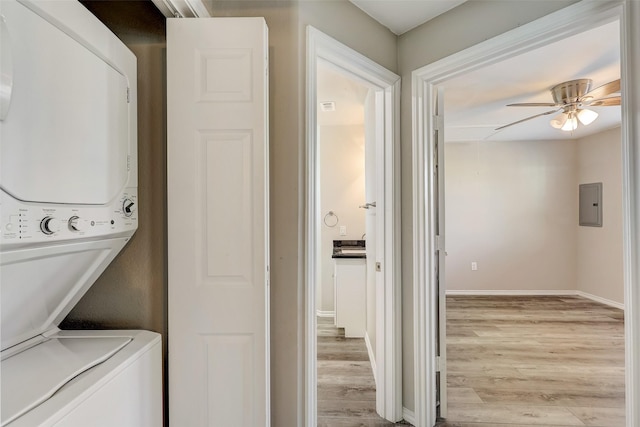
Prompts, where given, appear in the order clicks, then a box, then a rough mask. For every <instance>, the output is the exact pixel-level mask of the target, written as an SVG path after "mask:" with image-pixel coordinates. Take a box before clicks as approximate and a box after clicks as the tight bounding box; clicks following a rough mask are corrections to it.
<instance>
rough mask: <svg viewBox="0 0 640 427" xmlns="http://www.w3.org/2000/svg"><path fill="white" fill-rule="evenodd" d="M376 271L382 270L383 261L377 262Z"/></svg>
mask: <svg viewBox="0 0 640 427" xmlns="http://www.w3.org/2000/svg"><path fill="white" fill-rule="evenodd" d="M376 271H378V272H379V271H382V263H381V262H376Z"/></svg>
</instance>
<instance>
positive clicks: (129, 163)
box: [127, 154, 131, 172]
mask: <svg viewBox="0 0 640 427" xmlns="http://www.w3.org/2000/svg"><path fill="white" fill-rule="evenodd" d="M130 170H131V155H130V154H127V172H128V171H130Z"/></svg>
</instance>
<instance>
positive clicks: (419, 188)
mask: <svg viewBox="0 0 640 427" xmlns="http://www.w3.org/2000/svg"><path fill="white" fill-rule="evenodd" d="M616 19H619V20H620V27H621V67H620V68H621V77H622V88H621V95H622V147H623V150H622V151H623V216H624V219H623V227H624V230H623V235H624V242H623V245H624V248H623V256H624V269H625V276H624V277H625V319H626V321H625V342H626V345H625V349H626V356H625V357H626V358H625V360H626V369H625V382H626V398H627V402H626V420H627V421H626V423H627V426H629V427H635V426H638V425H640V402H638V399H639V398H640V357H639V356H640V286H639V283H638V281H639V274H640V122H639V121H638V120H637V117H638V114H640V85H639V84H637V76H638V75H640V55H637V52H638V51H640V2H638V1H635V0H614V1H607V2H600V1H587V0H585V1H580V2H578V3H575V4H573V5H571V6H568V7H566V8H564V9H562V10H559V11H557V12H555V13H552V14H550V15H548V16H545V17H543V18H540V19H538V20H536V21H534V22H531V23H529V24H526V25H523V26H521V27H518V28H516V29H513V30H511V31H508V32H506V33H504V34H502V35H499V36H497V37H494V38H492V39H490V40H487V41H485V42H482V43H480V44H478V45H476V46H473V47H471V48H468V49H466V50H464V51H461V52H458V53H456V54H454V55H451V56H449V57H447V58H444V59H442V60H440V61H437V62H435V63H433V64H430V65H427V66H425V67H423V68H420V69H418V70H415V71H414V72H413V73H412V95H413V99H412V138H413V141H412V145H413V177H412V183H413V232H414V236H415V238H414V244H413V261H414V271H413V277H414V282H413V297H414V364H415V368H414V369H415V375H414V377H415V378H416V383H415V405H416V407H415V415H416V422H417V423H416V426H417V427H431V426H433V424H434V423H435V417H436V407H435V355H436V353H435V339H436V331H435V329H434V325H433V323H434V320H435V319H434V318H433V313H435V312H436V308H437V307H436V303H437V301H435V299H434V296H435V295H436V293H435V280H434V277H433V276H434V275H433V270H434V269H433V268H432V266H433V262H434V257H433V253H434V251H433V248H434V236H433V224H432V219H433V215H431V213H432V211H433V207H434V203H433V191H432V188H431V187H432V185H433V180H432V176H433V173H432V170H433V169H432V167H433V165H432V156H431V154H432V149H433V147H432V145H433V138H432V135H433V107H434V106H433V102H432V99H433V93H434V88H435V87H436V85H438V84H440V83H442V82H444V81H446V80H448V79H450V78H452V77H455V76H458V75H461V74H464V73H466V72H468V71H470V70H473V69H477V68H480V67H483V66H486V65H489V64H493V63H496V62H499V61H501V60H504V59H506V58H511V57H514V56H516V55H519V54H522V53H524V52H527V51H530V50H533V49H536V48H538V47H540V46H543V45H546V44H549V43H552V42H554V41H557V40H560V39H563V38H566V37H568V36H571V35H574V34H577V33H580V32H583V31H586V30H589V29H591V28H593V27H594V26H598V25H602V24H604V23H607V22H611V21H614V20H616Z"/></svg>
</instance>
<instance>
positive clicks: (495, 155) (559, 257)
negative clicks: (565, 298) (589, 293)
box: [445, 140, 577, 291]
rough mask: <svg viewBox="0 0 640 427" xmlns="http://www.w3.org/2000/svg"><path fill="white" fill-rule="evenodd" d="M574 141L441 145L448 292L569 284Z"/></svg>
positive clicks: (572, 278) (572, 269)
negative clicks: (443, 162)
mask: <svg viewBox="0 0 640 427" xmlns="http://www.w3.org/2000/svg"><path fill="white" fill-rule="evenodd" d="M576 145H577V144H576V142H575V141H572V140H568V141H509V142H490V141H481V142H469V143H449V144H446V145H445V177H446V178H445V209H446V224H445V226H446V234H445V235H446V242H447V243H446V247H447V258H446V287H447V290H522V291H524V290H527V291H532V290H533V291H545V290H551V291H556V290H568V289H575V286H576V285H575V284H576V262H577V261H576V255H577V251H576V238H577V227H576V215H577V195H576V190H575V182H576V173H577V151H576ZM471 262H476V263H477V265H478V270H477V271H472V270H471Z"/></svg>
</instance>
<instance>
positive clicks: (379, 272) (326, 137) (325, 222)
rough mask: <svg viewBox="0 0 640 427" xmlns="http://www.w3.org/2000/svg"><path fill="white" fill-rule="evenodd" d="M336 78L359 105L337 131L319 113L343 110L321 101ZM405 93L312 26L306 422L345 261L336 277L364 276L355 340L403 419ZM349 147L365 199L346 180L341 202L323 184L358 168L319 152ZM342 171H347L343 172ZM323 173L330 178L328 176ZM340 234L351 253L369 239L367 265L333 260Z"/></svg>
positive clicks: (312, 416) (381, 405) (386, 407)
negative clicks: (401, 126)
mask: <svg viewBox="0 0 640 427" xmlns="http://www.w3.org/2000/svg"><path fill="white" fill-rule="evenodd" d="M332 78H333V80H334V83H335V82H342V83H336V84H337V85H340V84H342V85H343V86H344V87H351V89H354V91H355V93H356V95H355V97H356V98H358V100H359V101H358V102H359V107H358V108H359V109H360V110H361V111H360V114H361V117H362V119H361V120H360V121H362V123H361V125H360V126H355V127H353V126H351V127H350V129H347V128H348V127H349V126H340V127H341V128H340V129H336V127H337V126H333V127H332V126H323V125H322V121H321V120H325V119H324V118H322V116H321V114H322V112H321V111H320V110H321V108H326V109H331V108H336V109H337V108H339V107H338V106H337V104H338V103H337V102H336V101H334V102H335V104H336V105H332V104H331V101H333V100H332V99H324V98H322V96H323V94H320V93H319V89H321V86H322V85H324V84H325V83H326V80H331V79H332ZM344 87H343V88H344ZM399 89H400V78H399V76H397V75H395V74H394V73H392V72H390V71H388V70H386V69H385V68H383V67H382V66H380V65H378V64H376V63H374V62H372V61H371V60H369V59H368V58H366V57H364V56H362V55H360V54H359V53H357V52H355V51H353V50H352V49H350V48H348V47H347V46H345V45H343V44H341V43H339V42H338V41H336V40H334V39H332V38H331V37H329V36H327V35H325V34H323V33H321V32H320V31H318V30H316V29H315V28H313V27H308V29H307V205H306V213H307V215H306V218H307V224H306V230H307V233H306V236H307V240H306V260H305V263H306V283H307V286H306V293H305V294H306V295H305V299H306V304H305V320H306V322H305V333H306V337H305V354H306V356H305V359H306V364H305V391H306V402H305V406H306V414H305V424H306V426H308V427H316V425H317V422H318V360H317V355H318V341H317V340H318V318H320V319H322V322H323V323H329V324H332V323H335V321H336V320H338V323H342V322H343V320H344V317H343V318H342V319H341V318H340V308H339V307H341V303H342V306H344V305H345V304H344V302H342V301H339V300H337V298H343V297H341V296H340V295H341V293H340V292H339V291H338V292H336V291H335V289H336V286H338V285H339V284H338V283H334V282H337V280H336V281H334V277H332V276H333V275H334V271H335V270H334V264H336V265H335V268H338V267H339V266H338V264H339V263H347V264H348V263H351V264H354V263H355V264H361V265H358V266H353V265H348V266H347V267H349V268H351V269H350V270H349V269H347V270H349V271H350V273H345V275H343V274H340V275H338V276H337V277H336V279H339V278H340V277H345V276H346V277H348V275H349V274H351V273H353V271H354V269H355V270H357V272H358V274H359V276H358V277H360V278H359V279H357V280H356V282H358V281H359V283H360V286H359V289H358V292H360V294H359V295H364V304H362V301H360V303H361V304H360V307H359V308H358V309H357V310H352V309H350V310H348V312H349V314H350V315H353V313H354V312H356V311H357V312H359V314H358V315H357V316H355V317H357V318H358V319H360V324H359V326H358V327H357V328H356V329H354V330H357V332H355V335H354V336H362V337H363V338H364V337H367V343H368V349H367V350H366V352H367V355H368V357H369V358H370V359H371V365H372V367H373V369H374V371H375V372H372V373H373V376H374V378H375V412H376V413H377V414H378V415H379V416H381V417H382V418H384V419H387V420H390V421H399V420H400V419H402V398H401V390H402V388H401V374H402V372H401V330H400V325H401V305H400V303H401V300H400V284H399V275H400V259H399V248H400V241H399V240H400V239H399V236H400V233H399V225H400V224H399V219H400V215H399V206H400V204H399V196H400V192H399V176H398V174H399V167H398V164H399V153H398V118H399V115H398V112H399ZM328 96H330V97H331V96H333V95H328ZM336 112H337V111H336ZM339 114H341V113H339ZM341 115H346V114H341ZM325 117H326V115H325ZM334 118H335V115H334ZM325 124H326V123H325ZM327 141H328V142H327ZM332 141H333V142H332ZM325 143H326V144H325ZM340 143H342V144H340ZM331 145H334V148H333V149H334V151H333V152H331V151H329V152H323V149H329V150H330V149H331V148H330V146H331ZM348 145H352V146H353V147H351V148H353V150H351V155H354V154H356V153H357V151H358V150H359V151H360V152H361V156H356V157H359V160H358V159H355V158H354V161H355V163H356V164H359V166H357V168H359V170H360V176H359V177H358V178H356V179H355V181H358V182H359V183H360V184H359V185H360V189H361V190H362V191H361V192H360V197H361V199H359V197H358V196H352V195H349V194H347V193H348V191H346V190H349V189H348V188H346V187H347V186H349V185H350V184H349V183H343V185H342V190H343V191H342V192H343V194H342V197H338V199H340V198H342V199H344V200H342V201H341V200H336V199H334V200H332V201H330V200H323V197H324V193H323V187H327V188H329V186H331V185H333V186H334V188H338V189H340V183H339V182H338V183H336V182H331V179H333V180H334V181H335V180H339V179H349V178H345V177H348V176H351V179H353V178H354V176H353V174H354V165H352V167H351V169H350V170H349V168H346V167H342V166H344V165H342V164H343V163H348V162H345V161H344V160H345V159H337V158H335V157H333V165H331V164H329V165H327V164H324V163H323V162H322V159H323V158H325V159H326V160H325V163H326V162H327V161H331V159H332V156H337V155H341V154H339V152H338V151H335V150H336V149H345V148H347V146H348ZM347 151H348V150H347ZM342 155H348V154H345V153H342ZM365 156H366V158H367V161H366V162H364V159H365ZM340 165H342V166H340ZM372 168H375V171H374V170H373V169H372ZM340 169H343V172H345V173H341V172H340ZM364 169H366V171H365V170H364ZM323 171H324V172H323ZM323 179H329V180H328V181H326V182H325V181H323ZM365 183H366V185H364V184H365ZM351 190H353V188H351ZM360 206H362V207H363V208H360ZM363 212H368V214H365V213H363ZM374 212H375V214H374ZM354 233H355V234H354ZM341 234H342V236H341ZM323 238H324V240H323ZM334 240H336V241H337V245H338V246H339V245H343V249H345V248H347V246H352V247H351V248H348V249H351V251H357V250H360V251H362V246H361V245H362V244H363V243H364V244H365V247H366V261H365V259H364V258H360V259H356V258H347V259H344V257H342V259H341V260H340V261H335V260H334V259H332V258H331V257H332V254H333V246H334V243H333V241H334ZM358 246H359V247H358ZM338 252H342V254H345V253H346V252H345V251H340V250H338ZM351 254H353V252H351ZM336 259H340V257H338V258H336ZM323 264H324V267H325V268H324V269H323ZM345 271H346V270H345ZM349 282H350V284H351V285H353V283H354V281H352V280H349ZM341 289H343V288H340V290H341ZM343 301H344V300H343ZM336 315H337V317H336ZM352 317H353V316H352ZM363 319H364V322H362V320H363ZM362 324H364V327H363V328H362ZM337 326H339V327H343V328H345V333H346V334H353V333H354V332H353V331H351V329H352V328H353V326H352V323H349V324H348V325H345V324H338V325H337ZM347 328H349V329H347ZM358 328H359V329H358ZM365 348H366V347H365Z"/></svg>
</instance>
